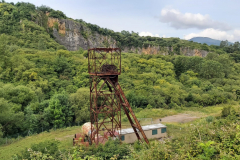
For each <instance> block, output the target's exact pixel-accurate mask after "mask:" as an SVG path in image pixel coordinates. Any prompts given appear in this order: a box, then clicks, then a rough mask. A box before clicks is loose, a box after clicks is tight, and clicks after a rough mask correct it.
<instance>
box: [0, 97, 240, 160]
mask: <svg viewBox="0 0 240 160" xmlns="http://www.w3.org/2000/svg"><path fill="white" fill-rule="evenodd" d="M228 105H232V106H234V107H236V106H237V103H236V102H231V103H230V104H221V105H216V106H211V107H204V108H181V109H168V110H166V109H144V110H141V111H140V112H137V113H136V116H137V118H153V120H154V119H158V118H163V117H166V116H171V115H176V114H179V113H186V114H190V115H193V116H197V117H202V118H200V119H197V120H195V121H194V122H188V123H167V122H165V123H163V124H165V125H167V127H168V133H169V135H170V136H171V137H176V136H180V135H182V134H184V132H185V130H186V129H187V127H188V126H189V125H190V124H192V123H194V124H195V125H197V122H199V121H201V120H204V119H205V117H207V116H210V115H211V116H217V115H220V113H221V110H222V108H223V107H224V106H228ZM122 125H123V128H127V127H129V126H130V125H129V123H128V120H127V117H126V116H125V115H124V116H123V117H122ZM142 125H144V124H142ZM80 131H81V127H77V126H75V127H68V128H65V129H57V130H56V131H54V130H52V131H51V132H43V133H41V134H37V135H33V136H29V137H26V138H23V139H21V140H19V141H16V142H14V143H12V144H9V145H5V146H0V159H1V160H2V159H3V160H5V159H6V160H8V159H11V157H12V156H13V155H14V154H20V152H21V151H22V150H23V149H25V148H28V147H30V146H31V144H34V143H40V142H43V141H46V140H51V139H56V140H59V141H60V146H59V148H60V149H68V148H70V147H71V146H72V139H73V137H74V134H75V133H79V132H80Z"/></svg>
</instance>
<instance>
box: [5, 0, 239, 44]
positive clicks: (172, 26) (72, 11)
mask: <svg viewBox="0 0 240 160" xmlns="http://www.w3.org/2000/svg"><path fill="white" fill-rule="evenodd" d="M22 1H23V2H30V3H33V4H35V5H36V6H41V5H46V6H49V7H51V8H53V9H55V10H60V11H63V12H64V13H65V14H66V15H67V16H68V17H71V18H73V19H83V20H84V21H86V22H88V23H92V24H97V25H99V26H100V27H104V28H109V29H112V30H114V31H118V32H120V31H122V30H126V31H134V32H138V33H139V35H141V36H147V35H150V36H159V37H179V38H181V39H191V38H192V37H197V36H199V37H210V38H214V39H218V40H226V39H227V40H228V41H231V42H235V41H240V22H239V15H240V9H239V8H240V1H239V0H228V1H226V0H118V1H117V0H46V1H43V0H42V1H40V0H22ZM6 2H14V3H16V2H18V1H17V0H6Z"/></svg>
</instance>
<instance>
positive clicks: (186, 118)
mask: <svg viewBox="0 0 240 160" xmlns="http://www.w3.org/2000/svg"><path fill="white" fill-rule="evenodd" d="M197 118H200V117H196V116H192V115H190V114H177V115H173V116H167V117H164V118H161V122H177V123H186V122H190V121H193V120H195V119H197ZM154 123H159V119H156V120H154Z"/></svg>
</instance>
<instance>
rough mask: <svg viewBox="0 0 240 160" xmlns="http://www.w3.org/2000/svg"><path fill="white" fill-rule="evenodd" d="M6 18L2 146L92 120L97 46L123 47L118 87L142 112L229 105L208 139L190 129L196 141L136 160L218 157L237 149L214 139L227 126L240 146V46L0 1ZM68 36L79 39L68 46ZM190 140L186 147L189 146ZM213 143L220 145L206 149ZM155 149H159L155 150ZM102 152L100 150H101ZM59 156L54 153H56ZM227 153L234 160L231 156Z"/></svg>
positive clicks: (2, 30)
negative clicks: (92, 56)
mask: <svg viewBox="0 0 240 160" xmlns="http://www.w3.org/2000/svg"><path fill="white" fill-rule="evenodd" d="M0 15H1V16H0V111H1V112H0V145H4V144H5V143H6V138H7V139H14V138H16V135H20V136H22V137H26V136H27V135H28V133H30V132H31V134H38V133H41V132H42V131H43V128H44V129H45V130H51V129H59V128H66V127H68V126H72V125H76V124H79V125H82V124H83V123H85V122H87V121H89V109H88V108H89V103H90V102H89V74H88V59H87V57H88V52H87V50H86V49H88V47H94V45H95V46H96V47H111V46H114V45H115V46H116V47H120V48H121V49H122V56H121V58H122V62H121V63H122V64H121V65H122V73H121V75H120V76H119V83H120V84H121V87H122V88H123V90H124V93H125V94H126V97H127V99H128V101H129V103H130V104H131V106H132V108H133V110H134V112H135V113H136V114H139V115H142V116H146V117H148V116H149V115H150V116H153V115H152V114H160V113H158V112H154V110H155V111H156V110H157V109H164V110H165V112H167V111H170V109H174V110H177V111H179V110H185V109H186V108H195V109H196V110H199V108H205V107H208V106H213V108H214V106H216V105H225V107H224V108H225V109H223V115H221V116H220V115H218V117H216V120H215V119H214V118H213V117H212V119H211V118H210V120H205V119H203V120H201V123H200V122H199V123H200V126H201V131H202V132H203V134H201V136H202V139H200V140H199V132H198V131H197V129H196V128H195V127H194V126H191V129H192V130H189V132H188V135H189V137H190V138H191V139H187V138H186V136H185V135H183V136H181V137H180V138H179V139H178V140H176V141H175V140H174V139H173V140H172V141H170V140H169V141H168V142H169V143H167V148H161V147H160V148H158V147H159V146H162V145H158V144H159V142H155V141H153V148H147V147H146V146H144V145H139V144H136V145H135V149H136V150H135V151H134V152H131V157H133V159H134V156H136V158H135V159H137V158H139V157H138V155H142V156H143V157H144V156H149V157H145V159H154V158H155V159H157V158H156V157H151V154H152V155H153V153H154V152H155V151H156V152H157V153H158V155H161V156H165V153H166V156H169V155H171V156H173V157H174V158H175V159H179V157H178V156H182V157H181V158H180V159H185V158H187V155H188V156H189V157H190V158H192V157H198V156H201V155H203V156H208V158H209V157H210V159H211V158H214V157H217V158H219V157H220V155H221V156H222V155H224V154H225V153H226V154H228V153H229V151H231V149H230V148H231V147H230V148H229V146H227V145H226V144H224V143H223V141H221V140H219V139H216V137H215V136H214V134H215V132H214V134H212V133H213V131H214V130H219V128H220V127H221V125H222V124H228V125H229V126H230V129H231V131H232V132H231V133H233V134H230V133H229V132H225V130H230V129H229V128H228V129H226V128H224V131H223V130H221V131H219V133H221V135H219V137H220V138H222V139H224V138H225V137H224V136H223V135H224V134H227V135H229V137H230V138H229V139H227V140H226V139H224V140H226V142H227V141H228V140H229V141H231V142H232V143H233V145H234V146H233V147H232V148H234V147H235V145H239V144H238V143H239V141H238V140H237V138H238V134H236V133H237V132H238V130H239V127H237V126H238V122H237V120H238V117H239V114H238V113H239V110H238V109H237V108H236V109H231V106H233V105H236V103H238V102H237V101H238V96H239V95H237V94H236V90H239V89H240V74H239V73H240V64H239V62H240V44H239V43H237V42H235V43H234V45H232V46H228V45H226V46H221V47H220V46H208V45H205V44H204V45H202V44H199V43H196V42H189V41H186V40H181V39H178V38H156V37H141V36H139V35H138V34H137V33H135V32H128V31H122V32H114V31H112V30H109V29H104V28H101V27H99V26H97V25H93V24H89V23H86V22H84V21H83V20H73V19H71V18H68V17H67V16H66V15H65V14H64V13H63V12H61V11H55V10H53V9H51V8H49V7H47V6H40V7H36V6H34V5H33V4H30V3H24V2H20V3H16V4H12V3H0ZM73 26H75V28H74V27H73ZM72 27H73V28H72ZM77 28H78V30H77ZM70 37H76V39H72V41H71V43H66V39H69V38H70ZM75 42H76V43H75ZM80 42H81V43H80ZM185 55H187V56H185ZM150 109H152V110H153V112H151V114H149V115H145V114H141V113H149V112H147V111H149V110H150ZM179 112H180V111H179ZM125 120H126V118H125ZM208 122H209V123H208ZM210 122H214V123H210ZM194 124H195V125H197V123H194ZM206 126H207V127H206ZM208 126H209V127H208ZM188 127H189V126H188ZM223 127H226V126H223ZM186 130H187V127H186ZM177 131H178V130H176V132H177ZM210 133H211V134H210ZM169 134H170V133H169ZM208 135H211V136H208ZM186 139H187V140H188V143H184V142H185V140H186ZM192 140H194V141H192ZM178 141H181V144H179V143H178ZM208 141H214V142H215V143H214V144H212V143H211V144H208ZM109 143H110V144H109V146H116V145H118V146H119V148H120V149H122V148H121V147H120V144H119V143H118V142H116V141H115V142H109ZM183 143H184V144H183ZM54 144H55V142H54ZM154 144H155V145H156V144H157V146H158V147H156V146H155V149H156V148H157V150H155V149H154ZM171 144H173V145H171ZM40 145H41V146H43V147H42V148H41V147H40V148H41V149H42V150H40V149H39V150H37V151H39V152H40V151H41V152H45V149H44V147H45V144H44V145H42V144H40ZM47 145H49V144H48V143H47ZM183 145H186V147H182V146H183ZM109 146H106V147H107V148H106V150H104V151H103V150H102V151H99V153H102V155H99V156H100V157H104V153H105V151H106V153H107V152H108V151H109V150H108V149H109V148H113V147H109ZM174 146H178V147H179V148H174ZM201 146H203V147H202V148H201ZM204 146H208V147H209V146H214V154H213V153H212V150H211V154H210V155H207V154H209V152H208V151H207V150H206V151H205V149H204ZM108 147H109V148H108ZM169 147H173V148H171V149H169ZM208 147H207V148H208ZM205 148H206V147H205ZM210 148H211V147H210ZM73 149H74V148H73ZM92 149H93V151H89V152H87V151H88V150H87V149H86V152H84V154H85V153H86V155H92V154H93V153H95V151H96V150H94V147H93V148H92ZM98 149H99V150H101V147H99V148H98ZM102 149H104V148H102ZM179 149H181V150H179ZM130 150H131V149H128V148H127V151H126V147H123V149H122V151H124V152H125V151H126V152H127V153H126V154H125V153H124V154H123V155H130ZM166 150H167V152H165V151H166ZM193 150H194V152H192V151H193ZM215 150H216V151H215ZM25 151H26V150H25ZM81 151H82V150H80V151H79V150H77V151H76V156H78V157H83V155H82V154H83V153H82V152H81ZM120 151H121V150H120ZM120 151H119V152H120ZM145 151H146V152H147V153H146V152H145ZM148 151H149V152H148ZM195 151H196V152H195ZM26 152H27V151H26ZM238 152H239V150H238V149H235V148H234V154H237V155H239V153H238ZM143 153H146V154H143ZM148 153H149V154H148ZM39 154H40V153H39ZM46 154H50V153H46ZM54 154H55V152H54V153H51V154H50V155H52V156H56V155H54ZM71 154H72V152H71ZM229 154H230V153H229ZM58 155H60V154H58ZM48 156H49V155H48ZM224 156H225V158H226V157H227V158H229V157H230V158H229V159H231V158H232V154H231V155H227V156H226V155H224ZM224 156H222V157H223V158H224ZM28 158H29V157H28ZM53 159H54V158H53ZM55 159H56V158H55ZM62 159H64V158H62ZM139 159H141V158H139ZM200 159H201V157H200Z"/></svg>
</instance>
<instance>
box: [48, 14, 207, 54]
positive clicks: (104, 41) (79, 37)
mask: <svg viewBox="0 0 240 160" xmlns="http://www.w3.org/2000/svg"><path fill="white" fill-rule="evenodd" d="M48 26H49V27H50V28H53V36H54V37H55V39H56V41H57V42H58V43H59V44H61V45H64V46H65V47H66V48H67V49H68V50H70V51H76V50H78V49H79V48H80V47H81V48H83V49H85V50H86V49H88V48H95V47H116V41H115V40H114V39H113V38H111V37H107V36H103V35H100V34H98V33H96V32H92V31H91V30H90V29H89V28H88V27H87V26H85V25H83V24H80V23H78V22H74V21H73V20H67V19H56V18H49V19H48ZM123 52H133V53H144V54H161V55H169V54H170V53H171V54H174V51H173V48H172V47H159V46H149V47H147V48H135V47H131V48H123ZM180 53H181V54H183V55H186V56H200V57H206V56H207V54H208V52H207V51H203V50H198V49H189V48H181V49H180Z"/></svg>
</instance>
